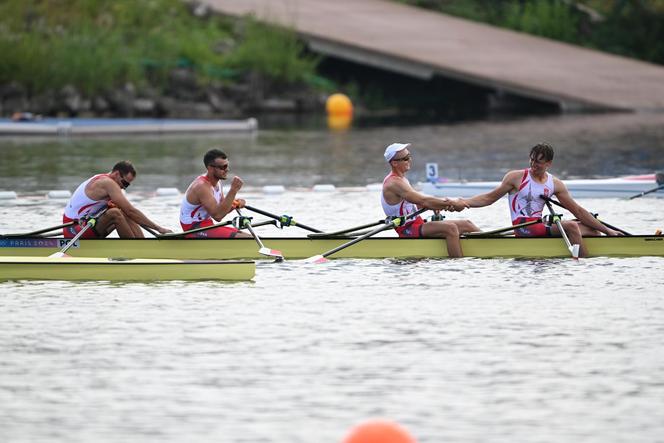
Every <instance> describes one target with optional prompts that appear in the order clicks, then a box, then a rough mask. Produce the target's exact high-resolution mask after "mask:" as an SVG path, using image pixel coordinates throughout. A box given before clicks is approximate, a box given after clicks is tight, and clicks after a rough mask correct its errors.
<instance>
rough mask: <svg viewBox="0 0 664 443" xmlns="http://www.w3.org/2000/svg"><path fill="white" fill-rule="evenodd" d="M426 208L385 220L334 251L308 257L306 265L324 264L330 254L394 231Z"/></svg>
mask: <svg viewBox="0 0 664 443" xmlns="http://www.w3.org/2000/svg"><path fill="white" fill-rule="evenodd" d="M427 209H428V208H422V209H419V210H417V211H415V212H413V213H411V214H408V215H405V216H402V217H395V218H387V219H385V220H384V223H385V224H384V225H383V226H379V227H377V228H376V229H373V230H372V231H369V232H367V233H366V234H364V235H361V236H359V237H357V238H354V239H353V240H351V241H349V242H346V243H344V244H343V245H340V246H337V247H336V248H334V249H330V250H329V251H327V252H324V253H322V254H319V255H314V256H313V257H309V258H307V259H305V261H306V262H308V263H325V262H326V261H327V257H329V256H330V255H332V254H336V253H337V252H339V251H341V250H342V249H346V248H347V247H349V246H353V245H354V244H355V243H358V242H361V241H362V240H364V239H365V238H369V237H371V236H372V235H375V234H378V233H379V232H383V231H387V230H388V229H394V228H396V227H398V226H402V225H404V224H406V222H407V221H408V220H410V219H411V218H414V217H417V216H418V215H420V214H421V213H422V212H424V211H426V210H427Z"/></svg>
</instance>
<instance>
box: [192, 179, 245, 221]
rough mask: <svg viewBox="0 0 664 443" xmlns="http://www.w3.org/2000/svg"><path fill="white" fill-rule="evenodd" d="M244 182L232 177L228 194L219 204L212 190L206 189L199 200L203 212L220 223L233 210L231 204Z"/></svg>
mask: <svg viewBox="0 0 664 443" xmlns="http://www.w3.org/2000/svg"><path fill="white" fill-rule="evenodd" d="M243 184H244V182H243V181H242V179H241V178H240V177H238V176H235V177H233V180H232V181H231V186H230V189H229V190H228V194H226V195H225V196H224V198H223V199H221V201H220V202H219V203H217V201H216V200H215V198H214V195H213V193H212V188H210V187H206V191H205V192H201V193H200V195H199V200H200V202H201V204H202V205H203V207H204V208H205V210H206V211H207V212H208V214H210V216H211V217H212V218H213V219H215V220H216V221H221V219H222V218H224V217H225V216H226V215H227V214H228V213H229V212H231V211H232V210H233V203H234V200H235V196H236V195H237V193H238V191H239V190H240V189H241V188H242V185H243Z"/></svg>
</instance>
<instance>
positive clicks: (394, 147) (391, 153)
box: [383, 143, 410, 163]
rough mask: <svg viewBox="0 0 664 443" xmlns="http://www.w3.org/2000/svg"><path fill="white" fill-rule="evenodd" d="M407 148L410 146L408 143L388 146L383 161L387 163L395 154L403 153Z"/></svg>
mask: <svg viewBox="0 0 664 443" xmlns="http://www.w3.org/2000/svg"><path fill="white" fill-rule="evenodd" d="M408 146H410V143H392V144H391V145H390V146H388V147H387V148H385V154H383V155H384V156H385V161H387V162H388V163H389V162H390V161H391V160H392V159H393V158H394V156H395V155H396V153H397V152H399V151H403V150H404V149H406V148H407V147H408Z"/></svg>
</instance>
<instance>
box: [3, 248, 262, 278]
mask: <svg viewBox="0 0 664 443" xmlns="http://www.w3.org/2000/svg"><path fill="white" fill-rule="evenodd" d="M38 249H41V248H38ZM36 250H37V249H36ZM41 252H43V249H41ZM139 255H140V254H139ZM255 272H256V264H255V263H254V262H253V261H221V260H165V259H113V258H90V257H83V258H81V257H62V258H60V257H30V256H11V257H0V280H109V281H157V280H251V279H252V278H253V277H254V275H255Z"/></svg>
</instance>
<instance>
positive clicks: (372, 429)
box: [343, 420, 416, 443]
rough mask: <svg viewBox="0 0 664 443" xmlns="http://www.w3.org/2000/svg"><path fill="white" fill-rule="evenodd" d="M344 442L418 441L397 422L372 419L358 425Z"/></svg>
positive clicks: (382, 442) (400, 442) (405, 442)
mask: <svg viewBox="0 0 664 443" xmlns="http://www.w3.org/2000/svg"><path fill="white" fill-rule="evenodd" d="M343 443H416V442H415V439H414V438H413V437H412V436H411V435H410V434H409V433H408V431H406V430H405V429H404V428H402V427H401V426H399V425H398V424H397V423H393V422H391V421H387V420H370V421H366V422H364V423H362V424H359V425H357V426H356V427H355V428H354V429H352V430H351V432H350V434H348V436H347V437H346V438H345V439H344V441H343Z"/></svg>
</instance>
